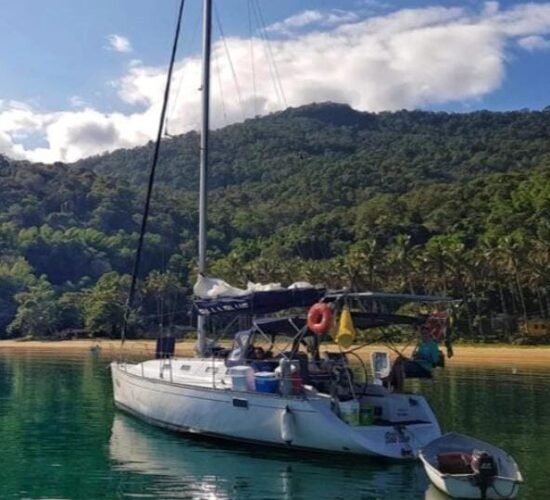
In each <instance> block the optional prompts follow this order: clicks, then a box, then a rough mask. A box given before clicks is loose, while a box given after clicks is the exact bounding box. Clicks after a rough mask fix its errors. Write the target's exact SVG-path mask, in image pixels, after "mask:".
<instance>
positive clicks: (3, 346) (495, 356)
mask: <svg viewBox="0 0 550 500" xmlns="http://www.w3.org/2000/svg"><path fill="white" fill-rule="evenodd" d="M193 347H194V341H180V342H176V355H178V356H192V355H193V354H194V350H193ZM453 349H454V356H453V358H452V359H450V360H449V359H447V360H446V362H447V366H461V365H485V366H486V365H491V366H503V367H508V366H512V365H513V366H514V367H515V366H539V367H548V368H550V346H507V345H498V346H494V345H460V344H458V345H456V346H453ZM325 350H328V351H336V352H337V351H338V348H337V346H336V345H334V344H332V345H327V346H325ZM377 350H388V347H387V346H385V345H383V344H378V345H374V344H373V345H369V346H366V347H362V348H360V349H358V350H357V351H355V352H356V353H357V354H359V355H360V356H361V358H363V359H366V360H369V359H370V354H371V353H372V352H374V351H377ZM411 350H412V347H408V348H407V349H405V350H404V353H405V354H406V355H410V354H411ZM8 352H31V353H32V352H39V353H40V352H42V353H48V354H54V353H55V354H59V355H63V354H86V353H89V352H92V353H101V355H102V356H106V357H109V356H110V357H112V358H115V357H120V356H124V357H131V358H136V359H137V358H141V359H146V358H151V357H153V356H154V354H155V340H127V341H126V342H125V343H124V346H121V344H120V340H111V339H100V338H98V339H78V340H28V341H18V340H0V355H2V354H4V353H8ZM392 357H393V353H392Z"/></svg>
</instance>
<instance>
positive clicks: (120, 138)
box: [0, 2, 550, 162]
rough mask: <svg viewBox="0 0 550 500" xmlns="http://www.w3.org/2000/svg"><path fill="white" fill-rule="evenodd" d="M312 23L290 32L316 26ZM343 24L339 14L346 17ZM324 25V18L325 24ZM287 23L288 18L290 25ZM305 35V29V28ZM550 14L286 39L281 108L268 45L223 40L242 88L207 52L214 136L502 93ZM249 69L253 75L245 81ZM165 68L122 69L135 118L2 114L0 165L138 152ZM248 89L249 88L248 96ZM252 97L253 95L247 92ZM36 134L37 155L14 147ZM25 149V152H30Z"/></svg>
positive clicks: (187, 83) (370, 26)
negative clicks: (314, 108) (327, 106)
mask: <svg viewBox="0 0 550 500" xmlns="http://www.w3.org/2000/svg"><path fill="white" fill-rule="evenodd" d="M306 12H310V13H309V14H307V15H305V14H304V13H302V14H303V15H302V17H300V16H293V18H294V20H293V21H292V22H290V21H289V20H288V19H287V20H286V21H281V22H282V23H285V22H286V26H287V27H288V26H294V27H299V26H300V24H301V23H302V24H301V26H309V27H312V26H320V23H322V22H326V20H327V19H329V18H327V16H326V14H327V13H321V14H322V16H321V17H318V16H317V17H316V14H312V12H317V11H306ZM342 15H343V14H342ZM323 16H324V17H323ZM290 19H292V18H290ZM304 23H305V24H304ZM547 36H550V3H546V4H516V5H514V6H513V7H511V8H508V9H504V8H502V7H499V5H498V4H497V3H496V2H488V3H486V4H484V5H483V6H482V7H481V8H480V10H478V11H474V10H471V9H469V8H466V7H462V8H456V7H455V8H444V7H430V8H418V9H402V10H398V11H395V12H392V13H387V14H384V15H378V16H375V17H369V18H363V19H361V20H357V19H354V20H351V21H348V22H344V23H340V22H338V23H336V24H335V25H334V26H333V27H332V28H330V29H325V30H324V31H321V30H314V31H310V30H305V31H300V30H298V31H294V34H290V35H289V36H287V37H285V38H282V39H278V40H275V41H273V42H272V43H271V52H272V53H273V55H274V59H275V60H276V62H277V73H278V75H279V77H280V83H281V86H282V87H283V89H284V94H285V96H286V102H283V99H282V98H281V96H280V92H279V93H278V92H276V91H275V85H274V82H273V78H272V75H273V73H274V70H273V67H272V66H271V67H270V65H269V64H268V61H269V60H270V59H269V53H270V51H269V50H268V49H267V47H266V45H265V42H264V41H262V40H261V39H260V38H255V39H254V40H253V43H254V54H255V59H256V60H255V64H254V65H252V64H251V61H250V40H248V39H243V38H237V37H230V38H227V39H226V45H227V47H228V49H229V52H230V54H231V60H232V63H233V67H234V69H235V72H236V73H237V78H238V82H239V91H237V86H236V84H235V82H234V77H233V71H232V69H231V66H230V64H229V63H228V60H227V57H226V53H225V48H224V45H223V44H221V43H217V44H215V45H214V47H213V65H212V70H213V71H212V72H213V81H212V93H213V96H212V112H211V118H212V126H213V127H220V126H223V125H226V124H229V123H234V122H236V121H241V120H242V119H243V117H252V116H255V115H257V114H259V115H262V114H266V113H269V112H272V111H276V110H280V109H282V108H283V107H284V106H285V105H289V106H299V105H302V104H305V103H308V102H314V101H317V102H320V101H327V100H330V101H337V102H345V103H348V104H350V105H352V106H353V107H355V108H357V109H360V110H368V111H380V110H396V109H401V108H409V109H411V108H415V107H422V106H427V105H431V104H435V103H447V102H462V103H465V104H468V103H469V102H472V101H475V100H477V99H480V98H482V97H483V96H485V95H487V94H488V93H490V92H492V91H494V90H496V89H498V88H499V87H500V86H501V85H502V82H503V81H504V78H505V74H506V64H507V61H508V59H509V55H508V49H509V48H510V47H514V46H517V45H516V44H520V46H522V47H524V48H526V49H527V50H535V49H540V48H546V44H547V43H548V40H547V38H545V37H547ZM253 68H254V71H253ZM200 74H201V64H200V60H199V58H198V56H196V57H187V58H185V59H183V60H180V61H179V62H178V63H177V65H176V68H175V74H174V92H173V95H174V96H176V95H177V96H179V97H178V98H177V99H175V98H174V101H175V102H172V103H171V104H170V106H169V113H170V114H169V118H170V119H169V131H170V133H171V134H176V133H182V132H186V131H188V130H192V129H196V128H198V125H199V110H200V106H199V101H200V90H199V88H200ZM165 79H166V68H165V67H151V66H144V65H143V64H142V63H136V64H134V65H130V66H129V67H127V69H126V73H125V75H123V76H122V77H121V78H120V79H118V80H117V81H116V82H115V87H116V91H117V92H118V95H119V97H120V99H121V100H122V101H123V102H124V103H125V104H126V106H128V105H129V106H133V107H134V112H132V113H126V114H124V113H120V112H118V113H101V112H99V111H97V110H94V109H92V108H90V107H89V106H86V105H85V103H81V104H82V106H84V107H83V109H73V110H66V111H60V112H56V113H51V112H41V111H39V110H36V109H34V108H31V107H29V106H26V105H23V104H21V103H13V102H3V103H0V153H1V152H4V153H6V154H8V155H11V156H14V157H15V156H16V157H20V158H21V157H25V158H28V159H31V160H35V161H47V162H52V161H55V160H62V161H74V160H77V159H79V158H82V157H84V156H88V155H92V154H98V153H101V152H104V151H112V150H114V149H117V148H120V147H132V146H136V145H139V144H143V143H145V142H146V141H148V140H150V139H151V138H153V137H154V135H155V131H156V128H157V126H158V118H159V114H160V106H161V100H162V96H163V89H164V85H165ZM254 82H255V85H254ZM254 89H255V92H254ZM37 134H41V144H43V146H42V147H40V148H33V147H32V146H29V145H28V144H29V143H28V142H25V141H24V140H22V139H21V138H24V137H26V136H27V137H29V136H32V137H36V135H37ZM31 142H32V141H31Z"/></svg>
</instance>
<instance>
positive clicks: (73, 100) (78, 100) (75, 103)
mask: <svg viewBox="0 0 550 500" xmlns="http://www.w3.org/2000/svg"><path fill="white" fill-rule="evenodd" d="M69 104H70V105H71V106H72V107H73V108H82V107H84V106H86V101H85V100H84V99H82V97H80V96H77V95H73V96H71V97H70V98H69Z"/></svg>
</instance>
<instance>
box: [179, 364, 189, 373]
mask: <svg viewBox="0 0 550 500" xmlns="http://www.w3.org/2000/svg"><path fill="white" fill-rule="evenodd" d="M190 369H191V365H181V366H180V370H183V371H184V372H188V371H189V370H190Z"/></svg>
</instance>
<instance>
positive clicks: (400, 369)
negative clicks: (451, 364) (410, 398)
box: [388, 325, 441, 392]
mask: <svg viewBox="0 0 550 500" xmlns="http://www.w3.org/2000/svg"><path fill="white" fill-rule="evenodd" d="M440 362H441V353H440V351H439V347H438V345H437V342H436V341H435V340H434V338H433V336H432V334H431V333H430V329H429V328H428V327H427V326H424V325H423V326H421V327H420V342H419V343H418V345H417V346H416V348H415V349H414V351H413V354H412V359H409V358H406V357H404V356H399V357H398V358H397V359H396V360H395V361H394V363H393V366H392V370H391V373H390V375H389V377H388V383H389V385H390V386H391V387H393V389H394V391H396V392H401V391H402V390H403V383H404V381H405V379H406V378H432V370H433V368H434V366H437V365H439V364H440Z"/></svg>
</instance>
